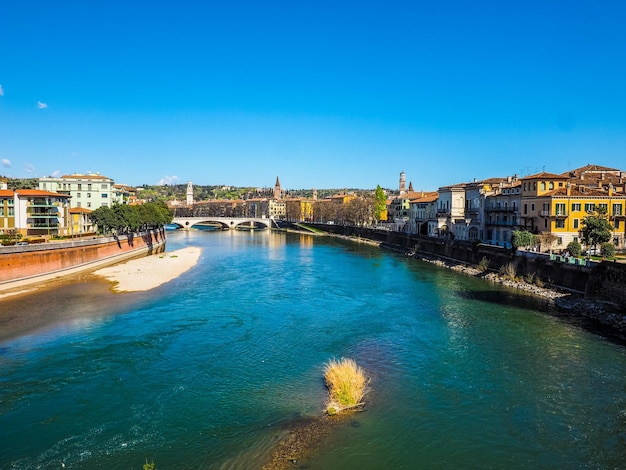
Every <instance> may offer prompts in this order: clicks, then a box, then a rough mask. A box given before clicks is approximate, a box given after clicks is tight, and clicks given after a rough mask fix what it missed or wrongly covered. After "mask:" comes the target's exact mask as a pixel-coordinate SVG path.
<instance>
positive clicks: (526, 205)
mask: <svg viewBox="0 0 626 470" xmlns="http://www.w3.org/2000/svg"><path fill="white" fill-rule="evenodd" d="M524 214H528V204H524Z"/></svg>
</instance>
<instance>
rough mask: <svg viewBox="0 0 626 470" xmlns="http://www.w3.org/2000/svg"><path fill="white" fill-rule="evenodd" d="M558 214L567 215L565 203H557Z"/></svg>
mask: <svg viewBox="0 0 626 470" xmlns="http://www.w3.org/2000/svg"><path fill="white" fill-rule="evenodd" d="M556 215H565V203H558V204H557V205H556Z"/></svg>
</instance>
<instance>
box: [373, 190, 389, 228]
mask: <svg viewBox="0 0 626 470" xmlns="http://www.w3.org/2000/svg"><path fill="white" fill-rule="evenodd" d="M386 210H387V196H386V195H385V191H383V188H381V187H380V185H378V186H376V193H375V194H374V218H375V219H376V220H380V218H381V216H382V215H383V214H384V213H385V211H386Z"/></svg>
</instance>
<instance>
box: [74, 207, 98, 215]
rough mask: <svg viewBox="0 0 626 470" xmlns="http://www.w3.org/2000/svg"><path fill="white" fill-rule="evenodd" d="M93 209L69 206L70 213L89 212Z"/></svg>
mask: <svg viewBox="0 0 626 470" xmlns="http://www.w3.org/2000/svg"><path fill="white" fill-rule="evenodd" d="M92 212H93V211H92V210H91V209H87V208H86V207H72V208H70V214H81V213H82V214H91V213H92Z"/></svg>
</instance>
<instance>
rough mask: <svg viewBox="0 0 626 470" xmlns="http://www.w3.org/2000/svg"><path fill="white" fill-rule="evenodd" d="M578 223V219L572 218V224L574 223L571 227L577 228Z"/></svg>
mask: <svg viewBox="0 0 626 470" xmlns="http://www.w3.org/2000/svg"><path fill="white" fill-rule="evenodd" d="M578 223H579V221H578V219H574V221H573V224H574V225H573V227H574V228H578Z"/></svg>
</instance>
